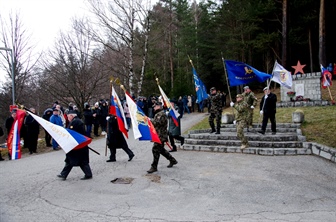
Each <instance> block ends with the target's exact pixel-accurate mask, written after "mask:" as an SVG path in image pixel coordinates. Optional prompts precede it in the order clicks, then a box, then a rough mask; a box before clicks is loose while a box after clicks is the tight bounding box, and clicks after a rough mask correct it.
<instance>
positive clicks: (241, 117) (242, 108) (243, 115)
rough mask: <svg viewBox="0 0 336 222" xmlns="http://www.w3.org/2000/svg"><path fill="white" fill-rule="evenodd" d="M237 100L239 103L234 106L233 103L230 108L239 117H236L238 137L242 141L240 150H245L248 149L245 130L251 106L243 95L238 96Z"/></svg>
mask: <svg viewBox="0 0 336 222" xmlns="http://www.w3.org/2000/svg"><path fill="white" fill-rule="evenodd" d="M236 98H237V103H236V104H234V103H233V102H231V103H230V106H231V107H233V108H235V109H236V110H237V116H236V125H237V137H238V138H239V139H240V140H241V147H240V149H245V148H247V147H248V141H247V138H246V137H245V135H244V128H245V126H246V122H247V116H248V108H249V105H248V104H247V103H246V102H245V101H244V96H243V95H242V94H238V95H237V96H236Z"/></svg>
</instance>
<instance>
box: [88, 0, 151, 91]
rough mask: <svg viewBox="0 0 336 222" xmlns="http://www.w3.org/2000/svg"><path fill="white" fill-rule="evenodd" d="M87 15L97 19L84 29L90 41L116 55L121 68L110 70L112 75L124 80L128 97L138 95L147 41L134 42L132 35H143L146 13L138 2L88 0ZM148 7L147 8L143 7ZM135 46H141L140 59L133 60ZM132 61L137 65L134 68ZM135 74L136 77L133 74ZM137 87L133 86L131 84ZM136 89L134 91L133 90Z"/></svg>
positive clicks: (129, 0)
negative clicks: (117, 75)
mask: <svg viewBox="0 0 336 222" xmlns="http://www.w3.org/2000/svg"><path fill="white" fill-rule="evenodd" d="M88 2H89V5H90V10H91V12H92V13H93V14H94V15H95V17H96V18H97V22H96V23H94V22H92V21H91V24H93V25H94V27H95V28H92V27H90V28H87V29H86V31H88V32H89V33H90V35H92V36H94V39H95V40H96V41H97V42H99V43H101V44H103V45H104V46H105V47H106V48H108V49H110V50H112V51H113V52H114V53H117V54H119V56H118V57H119V58H122V61H118V62H119V63H120V64H123V67H122V68H121V69H119V70H114V71H115V72H116V73H118V74H120V75H122V76H124V77H125V79H124V81H125V80H126V81H128V86H129V91H130V93H131V94H134V92H135V91H137V93H138V94H139V93H141V87H142V80H143V76H144V70H145V64H146V56H147V54H146V53H147V48H146V47H147V43H146V42H148V37H145V38H144V40H143V41H140V39H136V34H137V33H138V32H139V31H140V32H143V31H144V30H145V29H144V27H145V25H147V27H148V23H147V22H143V21H145V20H146V17H147V14H148V13H147V11H146V10H145V8H144V7H143V3H142V0H114V1H109V2H102V1H100V0H88ZM147 3H148V2H147ZM147 6H148V4H147ZM135 44H139V45H143V47H142V49H143V50H144V52H143V53H141V54H142V56H140V57H141V59H138V60H136V58H135V56H136V54H135ZM136 61H141V62H139V63H138V64H136ZM137 70H139V73H140V74H138V75H136V71H137ZM135 82H137V83H138V84H137V85H135V84H134V83H135ZM136 86H137V87H138V89H137V90H136Z"/></svg>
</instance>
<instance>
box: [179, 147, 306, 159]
mask: <svg viewBox="0 0 336 222" xmlns="http://www.w3.org/2000/svg"><path fill="white" fill-rule="evenodd" d="M180 148H181V149H183V150H187V151H188V150H189V151H205V152H206V151H208V152H224V153H244V154H256V155H266V156H283V155H310V154H312V151H311V149H309V148H307V147H305V148H272V147H253V146H250V147H248V148H246V149H243V150H241V149H240V145H239V147H238V146H216V145H212V146H206V145H190V144H185V145H183V147H180Z"/></svg>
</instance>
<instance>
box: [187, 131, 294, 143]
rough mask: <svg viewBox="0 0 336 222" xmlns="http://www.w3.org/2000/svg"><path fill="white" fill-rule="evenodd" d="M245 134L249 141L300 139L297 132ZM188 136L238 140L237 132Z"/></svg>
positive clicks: (202, 138)
mask: <svg viewBox="0 0 336 222" xmlns="http://www.w3.org/2000/svg"><path fill="white" fill-rule="evenodd" d="M244 135H245V137H247V139H248V140H249V141H278V142H281V141H298V136H297V134H296V133H295V134H294V133H277V134H276V135H272V134H268V133H267V134H265V135H262V134H259V133H253V132H245V133H244ZM187 138H190V139H195V140H238V138H237V133H236V132H221V134H214V133H212V134H209V133H198V134H188V135H187Z"/></svg>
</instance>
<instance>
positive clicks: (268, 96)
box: [258, 87, 277, 135]
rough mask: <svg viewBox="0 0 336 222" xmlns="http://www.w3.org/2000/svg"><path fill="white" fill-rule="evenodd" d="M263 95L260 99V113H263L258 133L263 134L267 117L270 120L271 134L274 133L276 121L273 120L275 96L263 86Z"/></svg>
mask: <svg viewBox="0 0 336 222" xmlns="http://www.w3.org/2000/svg"><path fill="white" fill-rule="evenodd" d="M264 94H265V95H264V96H263V97H262V99H261V101H260V115H263V120H262V126H261V130H259V131H258V133H261V134H265V132H266V126H267V122H268V119H269V120H270V121H271V130H272V134H273V135H274V134H276V122H275V113H276V102H277V96H276V95H275V94H274V93H271V91H270V90H269V88H268V87H265V88H264Z"/></svg>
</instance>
